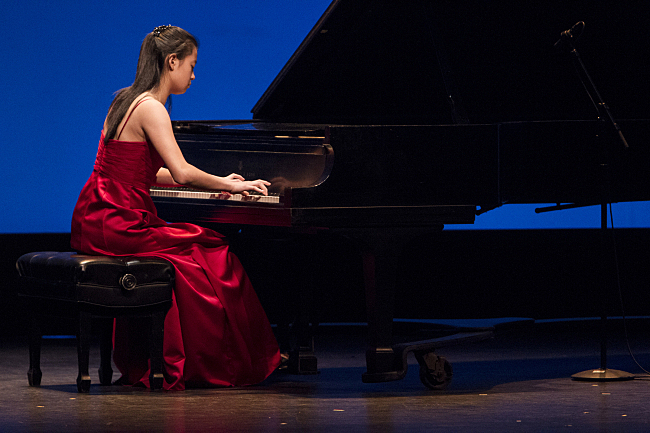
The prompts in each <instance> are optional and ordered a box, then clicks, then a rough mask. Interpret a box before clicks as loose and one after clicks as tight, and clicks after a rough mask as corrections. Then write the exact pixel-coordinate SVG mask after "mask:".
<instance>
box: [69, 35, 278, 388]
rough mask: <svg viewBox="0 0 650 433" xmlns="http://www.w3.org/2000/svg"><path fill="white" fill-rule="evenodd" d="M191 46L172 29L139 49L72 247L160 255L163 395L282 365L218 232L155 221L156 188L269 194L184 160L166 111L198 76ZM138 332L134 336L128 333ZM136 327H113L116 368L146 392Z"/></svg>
mask: <svg viewBox="0 0 650 433" xmlns="http://www.w3.org/2000/svg"><path fill="white" fill-rule="evenodd" d="M197 48H198V42H197V40H196V39H195V38H194V37H193V36H192V35H191V34H190V33H188V32H186V31H185V30H183V29H181V28H179V27H174V26H160V27H156V29H154V31H153V32H151V33H149V34H148V35H147V36H146V38H145V39H144V41H143V43H142V47H141V49H140V58H139V59H138V67H137V71H136V76H135V81H134V82H133V85H131V86H130V87H127V88H125V89H122V90H120V91H119V92H118V93H117V96H116V97H115V99H114V100H113V103H112V104H111V106H110V108H109V111H108V116H107V117H106V121H105V122H104V128H103V130H102V136H101V139H100V141H99V149H98V152H97V158H96V160H95V167H94V170H93V173H92V175H91V176H90V179H89V180H88V182H87V183H86V185H85V186H84V187H83V189H82V191H81V194H80V195H79V200H78V201H77V205H76V207H75V209H74V213H73V216H72V242H71V243H72V247H73V248H74V249H75V250H77V251H79V252H82V253H86V254H105V255H135V256H155V257H162V258H164V259H167V260H169V261H170V262H172V263H173V264H174V266H175V268H176V287H175V290H174V300H173V304H172V307H171V309H170V310H169V313H168V314H167V317H166V319H165V340H164V358H165V370H166V375H165V376H166V377H165V379H166V383H165V389H184V388H185V387H186V386H197V387H199V386H200V387H205V386H229V385H248V384H254V383H258V382H260V381H262V380H264V379H265V378H266V377H267V376H268V375H269V374H270V373H271V372H273V370H274V369H275V368H276V367H277V366H278V365H279V363H280V354H279V350H278V345H277V342H276V340H275V337H274V336H273V333H272V331H271V328H270V326H269V323H268V320H267V318H266V315H265V313H264V311H263V309H262V307H261V305H260V303H259V301H258V299H257V296H256V295H255V292H254V291H253V288H252V286H251V284H250V281H249V280H248V277H247V276H246V273H245V272H244V270H243V269H242V266H241V264H240V263H239V261H238V260H237V257H235V256H234V255H233V254H232V253H230V252H229V251H228V245H227V243H226V241H225V239H224V238H223V236H221V235H220V234H219V233H216V232H214V231H212V230H208V229H205V228H202V227H199V226H196V225H193V224H186V223H173V224H168V223H166V222H165V221H163V220H161V219H160V218H158V217H157V215H156V209H155V207H154V204H153V202H152V200H151V197H150V196H149V188H150V187H151V185H152V184H182V185H188V186H192V187H196V188H201V189H212V190H219V191H228V192H231V193H243V194H248V192H249V191H256V192H259V193H262V194H267V186H268V185H270V183H269V182H266V181H264V180H254V181H246V180H244V178H243V177H242V176H240V175H238V174H234V173H233V174H230V175H229V176H226V177H219V176H214V175H211V174H208V173H206V172H204V171H201V170H199V169H197V168H196V167H194V166H192V165H191V164H189V163H187V162H186V161H185V159H184V158H183V154H182V153H181V150H180V149H179V147H178V144H177V143H176V140H175V139H174V134H173V131H172V126H171V120H170V118H169V114H168V112H167V110H166V109H165V103H166V101H167V100H168V98H169V97H170V95H172V94H175V95H178V94H182V93H184V92H185V91H186V90H187V89H188V88H189V86H190V84H191V82H192V80H193V79H194V66H195V65H196V61H197ZM134 331H135V332H134ZM143 334H144V333H138V332H137V324H134V323H133V322H131V323H127V322H126V321H125V320H117V321H116V328H115V353H114V362H115V364H116V366H117V367H118V368H119V370H120V371H121V373H122V377H121V379H120V382H121V383H124V384H142V385H145V386H148V375H149V373H148V369H149V367H148V363H147V345H146V344H144V342H143V341H142V338H143Z"/></svg>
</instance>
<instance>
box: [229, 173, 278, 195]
mask: <svg viewBox="0 0 650 433" xmlns="http://www.w3.org/2000/svg"><path fill="white" fill-rule="evenodd" d="M224 179H226V180H227V181H228V182H229V183H230V184H231V185H232V186H231V188H230V191H229V192H230V193H232V194H237V193H240V194H242V195H248V194H249V191H255V192H259V193H261V194H263V195H269V190H268V189H267V186H269V185H271V182H268V181H266V180H262V179H257V180H244V178H243V177H242V176H241V175H239V174H236V173H231V174H229V175H228V176H226V177H225V178H224Z"/></svg>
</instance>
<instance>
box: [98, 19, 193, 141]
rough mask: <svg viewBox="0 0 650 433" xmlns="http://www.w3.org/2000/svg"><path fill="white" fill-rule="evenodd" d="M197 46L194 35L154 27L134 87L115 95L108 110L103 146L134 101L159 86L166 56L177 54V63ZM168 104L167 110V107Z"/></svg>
mask: <svg viewBox="0 0 650 433" xmlns="http://www.w3.org/2000/svg"><path fill="white" fill-rule="evenodd" d="M198 47H199V42H198V41H197V39H196V38H195V37H194V36H192V35H191V34H190V33H189V32H187V31H185V30H183V29H181V28H180V27H175V26H160V27H156V28H155V29H154V31H153V32H151V33H149V34H148V35H147V36H146V37H145V38H144V41H143V42H142V46H141V47H140V57H139V58H138V68H137V70H136V72H135V80H134V81H133V84H132V85H131V86H129V87H125V88H124V89H121V90H118V91H117V92H116V96H115V99H113V102H112V103H111V106H110V108H109V110H108V118H107V119H106V135H105V136H104V142H105V143H108V140H109V139H111V138H113V136H115V133H116V132H117V127H118V126H119V124H120V122H121V121H122V118H124V116H125V115H126V112H127V111H128V109H129V107H130V106H131V103H133V101H134V100H135V98H137V97H138V95H141V94H142V93H144V92H147V91H149V90H152V89H154V88H155V87H156V86H158V84H160V78H161V76H162V74H163V71H164V67H165V59H167V56H169V55H170V54H176V56H177V57H178V59H179V60H183V59H184V58H185V56H188V55H190V54H191V53H192V51H194V48H198ZM168 102H169V101H168ZM167 105H168V109H169V106H170V104H167Z"/></svg>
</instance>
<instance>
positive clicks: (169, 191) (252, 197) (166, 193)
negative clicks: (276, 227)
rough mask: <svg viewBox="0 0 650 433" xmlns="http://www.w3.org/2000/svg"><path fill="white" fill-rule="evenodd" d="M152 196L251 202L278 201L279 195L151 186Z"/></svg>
mask: <svg viewBox="0 0 650 433" xmlns="http://www.w3.org/2000/svg"><path fill="white" fill-rule="evenodd" d="M149 194H150V195H151V196H152V197H172V198H189V199H198V200H230V201H237V202H249V203H250V202H253V203H274V204H279V203H280V196H277V195H261V194H253V193H251V194H249V195H243V194H228V193H225V192H217V191H199V190H196V189H191V188H161V187H152V188H151V190H150V191H149Z"/></svg>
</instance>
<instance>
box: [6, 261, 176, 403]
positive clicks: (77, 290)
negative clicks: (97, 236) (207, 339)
mask: <svg viewBox="0 0 650 433" xmlns="http://www.w3.org/2000/svg"><path fill="white" fill-rule="evenodd" d="M16 268H17V269H18V274H19V278H18V281H19V284H18V296H19V297H20V298H21V299H22V300H24V301H25V304H26V306H27V310H28V311H29V312H30V329H29V371H28V373H27V378H28V381H29V385H30V386H40V384H41V377H42V373H41V369H40V358H41V337H42V333H41V321H42V318H43V317H44V316H50V315H51V316H55V317H69V318H72V319H75V320H76V321H77V357H78V364H79V375H78V376H77V390H78V391H79V392H89V390H90V375H89V373H88V359H89V349H90V340H91V321H93V320H94V321H95V323H96V324H98V325H99V326H98V328H97V333H98V334H99V338H100V356H101V361H100V368H99V381H100V383H101V384H102V385H110V384H111V381H112V376H113V369H112V367H111V355H112V348H113V341H112V338H113V319H114V318H115V317H118V316H138V317H148V318H149V320H150V321H151V328H150V330H149V332H150V335H149V337H150V344H149V350H150V351H149V354H150V363H151V374H150V376H149V381H150V387H151V389H161V388H162V385H163V368H164V367H163V349H162V345H163V326H164V321H165V316H166V315H167V311H168V310H169V307H170V306H171V300H172V291H173V288H174V277H175V271H174V266H173V265H172V264H171V263H170V262H168V261H167V260H164V259H160V258H155V257H110V256H91V255H83V254H76V253H73V252H53V251H46V252H34V253H28V254H25V255H23V256H21V257H20V258H19V259H18V261H17V262H16Z"/></svg>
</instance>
